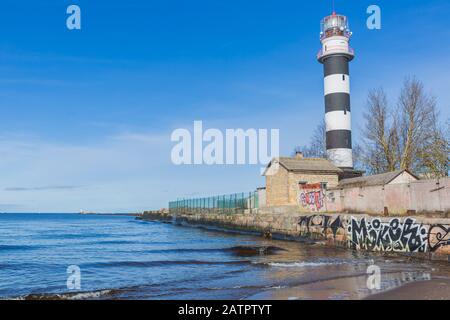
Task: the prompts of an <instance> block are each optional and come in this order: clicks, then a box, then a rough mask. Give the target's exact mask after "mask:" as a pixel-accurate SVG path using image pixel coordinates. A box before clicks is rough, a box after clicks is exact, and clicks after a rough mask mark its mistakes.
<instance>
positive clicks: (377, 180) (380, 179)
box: [336, 170, 419, 188]
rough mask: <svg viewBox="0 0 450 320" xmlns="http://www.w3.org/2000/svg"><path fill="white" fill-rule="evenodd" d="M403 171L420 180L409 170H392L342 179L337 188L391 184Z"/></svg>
mask: <svg viewBox="0 0 450 320" xmlns="http://www.w3.org/2000/svg"><path fill="white" fill-rule="evenodd" d="M403 172H407V173H408V174H410V175H411V176H412V177H414V178H415V179H417V180H419V178H418V177H416V176H415V175H414V174H412V173H411V172H409V171H408V170H396V171H391V172H386V173H381V174H375V175H372V176H364V177H357V178H349V179H342V180H341V181H339V184H338V185H337V187H336V188H349V187H368V186H383V185H386V184H389V183H390V182H391V181H392V180H394V179H395V178H397V177H398V176H399V175H401V174H402V173H403Z"/></svg>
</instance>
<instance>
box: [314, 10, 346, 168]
mask: <svg viewBox="0 0 450 320" xmlns="http://www.w3.org/2000/svg"><path fill="white" fill-rule="evenodd" d="M351 35H352V33H351V32H350V29H349V26H348V21H347V17H345V16H343V15H338V14H336V13H334V12H333V14H332V15H330V16H328V17H325V18H324V19H323V20H322V22H321V32H320V41H321V42H322V49H321V50H320V51H319V53H318V55H317V59H318V60H319V62H320V63H322V64H323V66H324V91H325V128H326V147H327V156H328V159H329V160H330V161H331V162H333V164H334V165H336V166H337V167H339V168H341V169H344V170H346V171H348V172H351V171H352V170H353V158H352V131H351V113H350V75H349V67H348V66H349V62H350V61H351V60H352V59H353V57H354V52H353V49H351V48H350V46H349V41H350V37H351Z"/></svg>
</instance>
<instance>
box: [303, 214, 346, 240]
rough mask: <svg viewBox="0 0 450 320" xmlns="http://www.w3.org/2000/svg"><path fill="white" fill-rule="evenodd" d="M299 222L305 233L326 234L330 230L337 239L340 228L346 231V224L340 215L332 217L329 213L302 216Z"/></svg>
mask: <svg viewBox="0 0 450 320" xmlns="http://www.w3.org/2000/svg"><path fill="white" fill-rule="evenodd" d="M298 224H299V225H300V230H301V233H303V234H311V233H315V234H321V235H323V236H326V235H327V234H328V233H329V232H331V233H332V234H333V238H334V239H336V234H337V233H338V230H339V229H342V230H343V231H344V224H343V221H342V219H341V217H340V216H337V217H332V216H327V215H317V214H315V215H311V216H303V217H300V219H299V222H298Z"/></svg>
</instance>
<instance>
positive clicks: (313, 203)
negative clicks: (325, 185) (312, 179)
mask: <svg viewBox="0 0 450 320" xmlns="http://www.w3.org/2000/svg"><path fill="white" fill-rule="evenodd" d="M300 189H301V190H300V203H301V205H302V206H303V207H304V208H309V209H310V210H311V211H320V209H322V208H323V207H324V203H325V195H324V192H323V190H322V187H321V185H320V184H304V185H300Z"/></svg>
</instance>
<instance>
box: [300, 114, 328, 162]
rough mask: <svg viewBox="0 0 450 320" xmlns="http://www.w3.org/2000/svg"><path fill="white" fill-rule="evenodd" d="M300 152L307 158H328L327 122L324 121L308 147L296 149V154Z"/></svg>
mask: <svg viewBox="0 0 450 320" xmlns="http://www.w3.org/2000/svg"><path fill="white" fill-rule="evenodd" d="M297 151H300V152H302V153H303V155H304V156H305V157H307V158H326V157H327V146H326V130H325V121H322V122H321V123H320V124H319V125H318V126H317V127H316V129H314V132H313V134H312V136H311V138H310V141H309V145H308V146H297V147H295V149H294V153H295V152H297Z"/></svg>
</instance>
